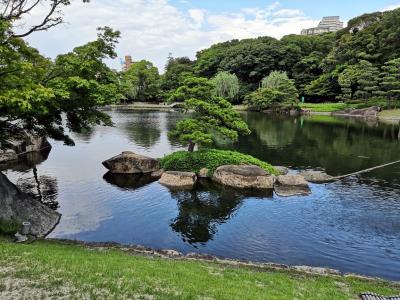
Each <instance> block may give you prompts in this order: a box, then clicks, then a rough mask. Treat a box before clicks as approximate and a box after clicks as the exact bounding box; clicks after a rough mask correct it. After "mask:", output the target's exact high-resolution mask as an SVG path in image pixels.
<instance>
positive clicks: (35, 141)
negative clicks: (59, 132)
mask: <svg viewBox="0 0 400 300" xmlns="http://www.w3.org/2000/svg"><path fill="white" fill-rule="evenodd" d="M4 146H5V147H6V148H8V149H11V150H14V151H15V153H16V154H17V155H20V154H25V153H30V152H39V151H41V150H43V149H46V148H51V145H50V143H49V142H48V141H47V139H46V138H44V137H40V136H34V135H29V134H25V135H24V136H23V137H20V138H15V139H9V140H7V141H6V142H5V143H4Z"/></svg>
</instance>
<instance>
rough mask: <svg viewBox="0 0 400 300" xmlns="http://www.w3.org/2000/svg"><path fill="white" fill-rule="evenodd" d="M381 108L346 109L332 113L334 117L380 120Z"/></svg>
mask: <svg viewBox="0 0 400 300" xmlns="http://www.w3.org/2000/svg"><path fill="white" fill-rule="evenodd" d="M380 110H381V109H380V108H379V107H378V106H372V107H368V108H362V109H345V110H340V111H335V112H332V115H333V116H348V117H363V118H367V119H378V118H379V116H378V114H379V112H380Z"/></svg>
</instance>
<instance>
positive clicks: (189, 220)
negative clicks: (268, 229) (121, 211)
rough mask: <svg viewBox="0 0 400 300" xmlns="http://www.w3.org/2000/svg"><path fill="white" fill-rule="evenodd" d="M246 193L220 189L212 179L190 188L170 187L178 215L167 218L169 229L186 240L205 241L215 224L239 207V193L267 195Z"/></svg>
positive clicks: (223, 220) (212, 232)
mask: <svg viewBox="0 0 400 300" xmlns="http://www.w3.org/2000/svg"><path fill="white" fill-rule="evenodd" d="M260 193H261V194H259V195H258V194H254V192H252V193H251V194H246V193H244V192H243V191H235V190H233V189H224V188H220V187H217V186H214V185H213V184H212V183H208V184H204V183H203V184H202V185H201V186H200V187H198V188H197V189H196V190H193V191H175V192H174V191H171V196H172V198H174V199H175V200H176V201H177V203H178V207H179V212H178V216H177V217H176V218H175V219H173V220H171V224H170V226H171V227H172V229H173V230H174V231H175V232H177V233H179V234H180V235H181V236H182V239H183V240H184V241H185V242H187V243H190V244H194V245H195V244H197V243H202V244H203V243H206V242H207V241H209V240H211V239H212V238H213V236H214V234H215V233H216V232H217V228H218V225H221V224H223V223H225V222H226V221H228V220H229V219H231V218H232V217H233V215H234V213H235V212H236V211H237V210H238V209H239V207H240V204H241V201H242V199H243V197H246V196H250V195H251V196H260V197H263V198H264V197H265V196H268V195H270V192H269V191H268V192H266V191H264V192H260Z"/></svg>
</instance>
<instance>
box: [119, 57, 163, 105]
mask: <svg viewBox="0 0 400 300" xmlns="http://www.w3.org/2000/svg"><path fill="white" fill-rule="evenodd" d="M121 77H122V78H121V82H122V89H123V91H124V94H125V96H126V98H127V99H128V100H133V101H144V102H147V101H157V100H159V99H160V75H159V73H158V69H157V67H155V66H154V65H153V64H152V63H151V62H149V61H147V60H141V61H139V62H135V63H134V64H133V65H132V66H131V67H130V69H129V70H127V71H125V72H123V73H122V75H121Z"/></svg>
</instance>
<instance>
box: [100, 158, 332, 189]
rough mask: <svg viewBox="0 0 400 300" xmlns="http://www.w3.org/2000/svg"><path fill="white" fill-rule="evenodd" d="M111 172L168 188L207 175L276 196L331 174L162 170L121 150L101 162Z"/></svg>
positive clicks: (236, 168) (229, 168)
mask: <svg viewBox="0 0 400 300" xmlns="http://www.w3.org/2000/svg"><path fill="white" fill-rule="evenodd" d="M103 165H104V166H105V167H106V168H107V169H109V171H110V173H112V174H149V175H150V176H151V178H153V179H154V180H157V179H158V180H159V182H160V183H161V184H162V185H164V186H166V187H168V188H171V189H179V190H188V189H189V190H190V189H193V188H194V186H195V184H196V182H197V181H198V180H199V179H204V178H208V179H210V180H212V181H213V182H214V183H216V184H219V185H222V186H225V187H230V188H234V189H243V190H272V189H273V190H275V193H276V194H277V195H279V196H283V197H288V196H295V195H308V194H310V193H311V189H310V187H309V184H308V182H314V183H323V182H329V181H331V180H332V177H331V176H329V175H327V174H325V173H323V172H314V171H308V172H304V173H301V174H288V172H289V170H288V169H287V168H285V167H275V169H276V170H277V171H278V172H279V173H280V175H279V176H275V175H272V174H269V173H268V172H267V171H265V170H264V169H262V168H260V167H258V166H254V165H224V166H220V167H219V168H217V169H216V170H215V172H214V173H213V174H210V172H209V170H208V169H201V170H200V171H199V172H197V174H196V173H194V172H180V171H164V170H162V169H160V168H161V167H160V163H159V161H158V160H157V159H154V158H151V157H146V156H142V155H138V154H135V153H133V152H123V153H122V154H120V155H117V156H115V157H113V158H111V159H109V160H106V161H104V162H103Z"/></svg>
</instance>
